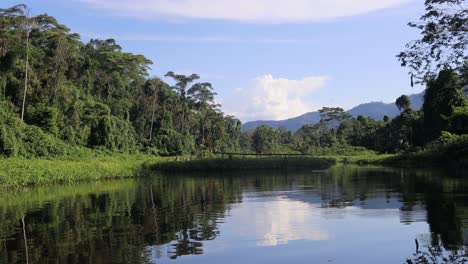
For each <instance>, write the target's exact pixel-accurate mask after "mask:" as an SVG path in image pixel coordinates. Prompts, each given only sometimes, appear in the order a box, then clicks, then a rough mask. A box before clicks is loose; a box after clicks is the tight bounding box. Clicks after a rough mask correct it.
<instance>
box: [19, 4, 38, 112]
mask: <svg viewBox="0 0 468 264" xmlns="http://www.w3.org/2000/svg"><path fill="white" fill-rule="evenodd" d="M25 14H26V17H25V18H24V21H23V22H22V28H23V30H24V32H25V34H26V63H25V69H24V91H23V103H22V106H21V120H24V107H25V104H26V95H27V93H28V73H29V36H30V35H31V31H32V30H34V29H36V28H38V27H39V24H38V23H37V21H36V18H35V17H30V16H29V10H27V9H26V12H25Z"/></svg>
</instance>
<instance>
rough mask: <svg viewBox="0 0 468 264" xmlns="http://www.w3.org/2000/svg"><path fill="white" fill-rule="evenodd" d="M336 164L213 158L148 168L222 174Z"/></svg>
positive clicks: (313, 159)
mask: <svg viewBox="0 0 468 264" xmlns="http://www.w3.org/2000/svg"><path fill="white" fill-rule="evenodd" d="M334 164H335V160H334V159H332V158H319V157H288V158H284V157H259V158H254V157H247V158H213V159H200V160H190V161H166V162H158V163H154V164H151V165H149V166H148V168H149V169H151V170H154V171H162V172H190V171H197V172H218V171H219V172H221V171H242V170H269V169H271V170H281V169H305V168H307V169H317V170H319V169H327V168H329V167H330V166H332V165H334Z"/></svg>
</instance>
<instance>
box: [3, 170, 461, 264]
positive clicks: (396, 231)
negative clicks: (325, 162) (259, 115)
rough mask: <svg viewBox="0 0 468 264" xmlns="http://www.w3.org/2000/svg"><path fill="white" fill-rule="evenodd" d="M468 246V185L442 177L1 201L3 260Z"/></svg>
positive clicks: (142, 184)
mask: <svg viewBox="0 0 468 264" xmlns="http://www.w3.org/2000/svg"><path fill="white" fill-rule="evenodd" d="M467 239H468V177H466V176H463V175H457V176H455V175H453V174H447V173H442V172H435V171H413V170H397V169H385V168H357V167H352V166H344V167H343V166H340V167H335V168H332V169H330V170H328V171H323V172H313V171H302V172H288V173H271V172H263V173H259V172H257V173H255V174H245V173H244V174H242V173H241V174H235V175H171V176H154V177H148V178H146V179H139V180H123V181H111V182H105V183H92V184H83V185H77V186H61V187H53V188H43V189H36V190H28V191H23V192H20V193H9V194H3V195H0V263H174V264H178V263H208V264H210V263H242V264H249V263H404V262H405V261H406V260H407V259H416V258H418V257H421V256H426V258H428V259H429V258H430V257H434V259H435V261H436V262H437V261H441V259H442V257H443V256H445V257H448V256H450V255H453V254H457V255H458V257H457V261H456V263H462V262H463V260H462V259H461V257H460V255H462V254H465V252H466V246H464V244H466V241H467ZM416 240H417V241H418V248H416V242H415V241H416ZM429 252H432V253H429ZM454 262H455V261H454Z"/></svg>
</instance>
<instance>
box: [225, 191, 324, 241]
mask: <svg viewBox="0 0 468 264" xmlns="http://www.w3.org/2000/svg"><path fill="white" fill-rule="evenodd" d="M319 211H321V209H320V206H319V205H316V204H307V203H303V202H300V201H293V200H289V199H280V200H274V201H268V203H262V204H261V205H260V206H256V205H255V203H254V205H250V206H245V205H241V206H240V207H238V208H235V209H233V210H232V213H231V217H230V218H229V219H228V221H229V222H228V223H231V224H234V226H235V227H236V228H235V230H234V231H235V232H236V234H239V235H241V236H242V237H245V239H246V240H248V241H252V240H253V241H256V244H257V246H260V247H271V246H277V245H286V244H288V243H289V242H292V241H297V240H308V241H325V240H330V239H332V238H333V236H332V234H331V233H330V232H329V231H328V230H327V229H325V228H324V226H322V224H321V221H320V220H321V219H320V218H321V216H320V214H317V212H319Z"/></svg>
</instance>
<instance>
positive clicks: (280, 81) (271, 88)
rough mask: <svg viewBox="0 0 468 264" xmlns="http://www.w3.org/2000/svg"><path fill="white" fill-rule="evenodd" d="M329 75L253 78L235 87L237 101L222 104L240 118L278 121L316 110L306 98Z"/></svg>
mask: <svg viewBox="0 0 468 264" xmlns="http://www.w3.org/2000/svg"><path fill="white" fill-rule="evenodd" d="M327 80H329V77H328V76H310V77H305V78H303V79H302V80H289V79H284V78H274V77H273V76H272V75H265V76H261V77H258V78H256V79H255V80H253V81H252V82H251V84H250V85H248V86H247V87H246V88H242V89H237V90H236V98H238V99H239V100H237V99H236V102H231V104H225V106H226V107H227V109H228V110H232V111H228V112H229V113H230V114H232V115H234V116H236V117H238V118H240V119H241V120H242V121H251V120H258V119H262V120H266V119H268V120H270V119H272V120H281V119H287V118H291V117H294V116H298V115H301V114H304V113H306V112H310V111H313V110H315V108H316V107H315V106H314V105H312V104H311V103H310V102H307V101H306V97H307V96H309V95H311V94H312V93H313V92H315V91H317V90H318V89H320V88H322V87H323V86H324V85H325V83H326V82H327Z"/></svg>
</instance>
